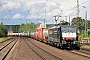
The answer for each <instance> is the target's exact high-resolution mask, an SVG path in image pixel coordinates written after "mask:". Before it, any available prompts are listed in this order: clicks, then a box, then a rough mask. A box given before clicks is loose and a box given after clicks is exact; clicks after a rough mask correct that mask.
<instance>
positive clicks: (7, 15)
mask: <svg viewBox="0 0 90 60" xmlns="http://www.w3.org/2000/svg"><path fill="white" fill-rule="evenodd" d="M0 6H1V8H2V10H3V12H4V13H5V14H6V16H7V18H8V19H9V17H8V15H7V13H6V12H5V11H4V9H3V7H2V5H1V4H0ZM9 20H10V19H9Z"/></svg>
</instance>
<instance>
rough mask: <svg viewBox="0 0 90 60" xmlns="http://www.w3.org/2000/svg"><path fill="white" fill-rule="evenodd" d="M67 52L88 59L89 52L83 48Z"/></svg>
mask: <svg viewBox="0 0 90 60" xmlns="http://www.w3.org/2000/svg"><path fill="white" fill-rule="evenodd" d="M69 52H70V53H73V54H76V55H79V56H82V57H85V58H88V59H90V52H87V51H83V50H72V51H69Z"/></svg>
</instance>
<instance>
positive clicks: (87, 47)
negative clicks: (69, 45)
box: [81, 45, 90, 49]
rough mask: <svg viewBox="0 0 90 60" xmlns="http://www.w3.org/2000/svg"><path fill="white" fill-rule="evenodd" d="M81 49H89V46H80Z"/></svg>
mask: <svg viewBox="0 0 90 60" xmlns="http://www.w3.org/2000/svg"><path fill="white" fill-rule="evenodd" d="M81 48H86V49H90V46H88V45H83V46H81Z"/></svg>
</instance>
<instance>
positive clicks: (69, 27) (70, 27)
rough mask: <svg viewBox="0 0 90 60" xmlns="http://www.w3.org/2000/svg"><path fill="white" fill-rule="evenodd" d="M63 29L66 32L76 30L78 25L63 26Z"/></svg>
mask: <svg viewBox="0 0 90 60" xmlns="http://www.w3.org/2000/svg"><path fill="white" fill-rule="evenodd" d="M61 31H62V32H64V33H66V32H72V33H73V32H76V27H72V26H67V27H61Z"/></svg>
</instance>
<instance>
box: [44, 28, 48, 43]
mask: <svg viewBox="0 0 90 60" xmlns="http://www.w3.org/2000/svg"><path fill="white" fill-rule="evenodd" d="M43 36H44V42H45V43H47V42H48V29H47V28H45V29H44V30H43Z"/></svg>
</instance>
